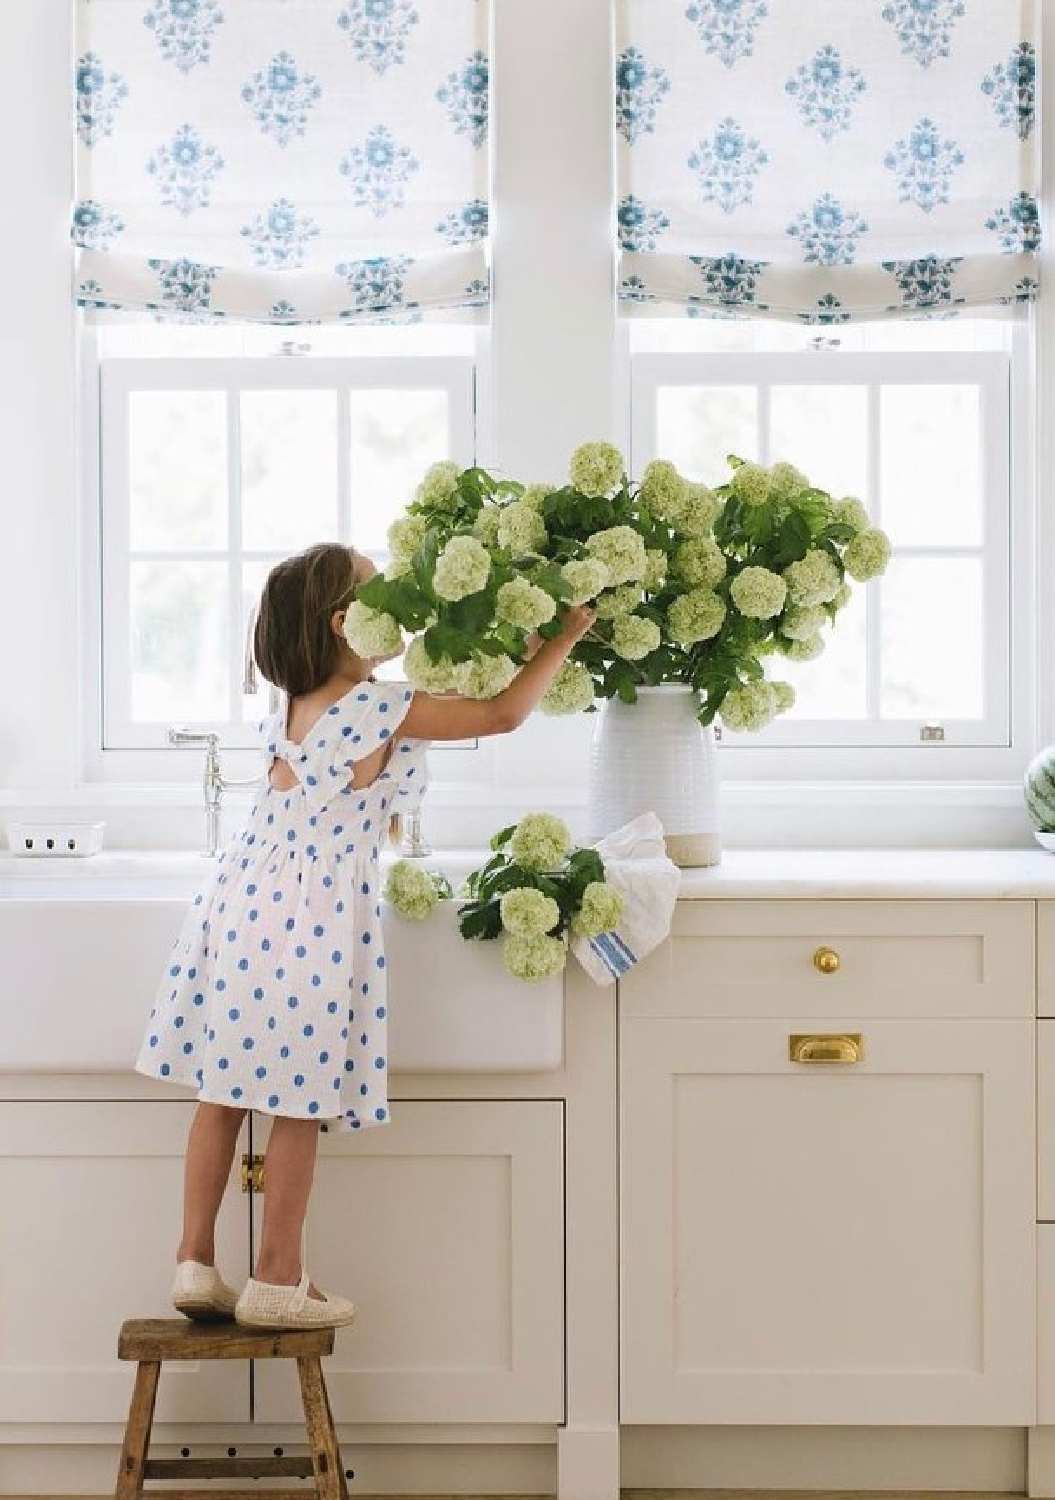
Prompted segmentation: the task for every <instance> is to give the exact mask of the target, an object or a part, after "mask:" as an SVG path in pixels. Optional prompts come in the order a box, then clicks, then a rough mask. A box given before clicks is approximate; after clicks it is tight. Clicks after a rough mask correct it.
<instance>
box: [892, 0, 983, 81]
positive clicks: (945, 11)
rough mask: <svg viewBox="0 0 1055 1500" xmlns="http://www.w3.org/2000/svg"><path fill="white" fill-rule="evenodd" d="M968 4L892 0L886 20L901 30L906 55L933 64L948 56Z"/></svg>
mask: <svg viewBox="0 0 1055 1500" xmlns="http://www.w3.org/2000/svg"><path fill="white" fill-rule="evenodd" d="M966 8H967V7H966V5H965V4H964V0H889V4H887V5H884V6H883V20H884V21H889V22H890V24H891V26H893V27H894V28H895V30H896V31H897V39H898V41H899V42H900V43H901V50H902V52H904V54H905V56H906V57H914V58H915V59H916V61H917V62H918V63H919V65H920V67H921V68H929V67H930V65H931V63H932V62H934V61H935V60H936V59H937V58H939V57H948V55H949V49H950V47H951V45H952V33H953V29H954V28H955V26H956V22H957V21H958V20H959V19H960V17H961V16H962V15H963V14H964V11H965V10H966Z"/></svg>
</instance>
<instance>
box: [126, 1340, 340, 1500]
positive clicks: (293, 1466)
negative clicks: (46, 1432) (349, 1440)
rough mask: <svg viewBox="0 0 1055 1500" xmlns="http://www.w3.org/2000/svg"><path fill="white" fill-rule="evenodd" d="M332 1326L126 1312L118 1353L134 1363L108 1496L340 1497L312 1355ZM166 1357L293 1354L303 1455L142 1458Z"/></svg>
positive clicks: (186, 1499) (327, 1344)
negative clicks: (257, 1482) (213, 1483)
mask: <svg viewBox="0 0 1055 1500" xmlns="http://www.w3.org/2000/svg"><path fill="white" fill-rule="evenodd" d="M333 1334H334V1330H333V1329H332V1328H310V1329H288V1330H286V1329H267V1328H243V1327H242V1326H241V1325H240V1324H238V1323H234V1322H231V1323H193V1322H189V1321H188V1320H187V1319H186V1318H130V1319H129V1320H128V1321H127V1322H126V1323H123V1324H122V1325H121V1334H120V1338H119V1339H118V1343H117V1355H118V1358H119V1359H130V1360H131V1359H134V1360H137V1361H138V1368H137V1370H136V1381H135V1386H134V1388H133V1391H132V1403H131V1405H130V1407H129V1410H128V1425H127V1426H126V1428H125V1440H124V1444H123V1446H122V1449H121V1466H120V1469H119V1470H118V1475H117V1485H116V1488H115V1490H114V1495H115V1500H140V1497H141V1496H143V1495H144V1494H145V1495H149V1496H161V1495H163V1496H165V1497H166V1500H230V1497H238V1500H241V1497H244V1496H246V1495H257V1496H261V1495H262V1496H266V1497H267V1500H303V1497H304V1496H307V1495H312V1494H314V1495H316V1496H317V1497H318V1500H348V1486H347V1484H346V1483H345V1477H344V1469H343V1467H342V1466H341V1450H340V1448H339V1447H338V1445H337V1434H336V1432H335V1431H334V1426H333V1413H332V1411H331V1410H330V1398H329V1396H328V1395H327V1392H326V1381H325V1379H324V1378H323V1373H322V1365H321V1364H320V1359H321V1357H322V1356H323V1355H324V1354H332V1353H333ZM166 1359H295V1360H296V1361H297V1374H298V1375H299V1376H300V1392H301V1396H302V1398H303V1401H304V1422H305V1426H306V1428H307V1434H308V1442H309V1444H310V1446H311V1453H310V1455H309V1456H305V1457H301V1458H266V1457H261V1458H148V1457H147V1451H148V1449H149V1447H150V1428H151V1424H152V1423H153V1420H154V1401H155V1398H156V1396H157V1389H158V1377H159V1375H160V1374H161V1366H162V1364H163V1362H164V1361H165V1360H166ZM279 1475H282V1476H288V1477H290V1478H294V1479H314V1481H315V1482H314V1484H313V1485H310V1486H309V1485H298V1486H296V1487H295V1488H291V1489H288V1490H279V1489H265V1490H260V1489H259V1488H249V1487H248V1486H241V1487H237V1486H236V1487H232V1488H228V1489H223V1490H221V1489H179V1490H176V1489H167V1488H161V1487H159V1486H154V1487H152V1488H150V1489H148V1490H144V1489H143V1481H144V1480H145V1479H263V1478H265V1477H266V1478H275V1477H276V1476H279Z"/></svg>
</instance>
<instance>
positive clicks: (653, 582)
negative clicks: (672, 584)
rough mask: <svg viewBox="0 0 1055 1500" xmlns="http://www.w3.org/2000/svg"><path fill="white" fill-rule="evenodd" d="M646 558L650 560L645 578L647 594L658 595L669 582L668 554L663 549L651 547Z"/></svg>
mask: <svg viewBox="0 0 1055 1500" xmlns="http://www.w3.org/2000/svg"><path fill="white" fill-rule="evenodd" d="M645 557H646V558H647V559H648V562H647V565H646V567H645V577H644V585H645V589H646V592H648V593H650V594H658V593H659V591H660V589H661V588H662V587H663V585H664V584H665V583H666V581H667V568H668V563H667V554H666V553H665V552H664V551H663V549H662V547H650V548H649V549H648V551H647V552H646V553H645Z"/></svg>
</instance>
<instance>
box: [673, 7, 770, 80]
mask: <svg viewBox="0 0 1055 1500" xmlns="http://www.w3.org/2000/svg"><path fill="white" fill-rule="evenodd" d="M768 14H769V6H768V5H767V4H766V0H693V3H692V4H691V5H690V6H689V8H688V9H687V10H686V12H685V19H686V20H687V21H691V22H692V24H693V25H694V26H695V27H696V30H697V31H698V32H699V33H700V40H701V41H702V42H703V44H704V46H705V47H706V49H707V51H708V52H712V53H714V55H715V56H716V57H719V58H721V60H722V62H723V63H724V64H725V66H726V67H727V68H731V67H732V66H733V64H734V63H737V62H739V61H740V59H741V58H742V57H750V56H751V55H752V54H753V52H754V49H755V32H756V31H757V29H758V26H759V23H760V22H762V21H764V20H765V18H766V16H767V15H768Z"/></svg>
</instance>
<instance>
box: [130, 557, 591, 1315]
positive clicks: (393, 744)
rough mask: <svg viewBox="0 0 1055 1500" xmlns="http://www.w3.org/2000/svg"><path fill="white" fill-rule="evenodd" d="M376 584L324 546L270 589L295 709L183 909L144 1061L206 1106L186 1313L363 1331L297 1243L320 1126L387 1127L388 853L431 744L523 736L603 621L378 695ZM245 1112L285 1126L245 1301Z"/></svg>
mask: <svg viewBox="0 0 1055 1500" xmlns="http://www.w3.org/2000/svg"><path fill="white" fill-rule="evenodd" d="M376 571H377V570H376V568H375V567H374V565H373V563H372V562H371V561H370V560H369V558H367V557H364V556H363V555H362V554H361V553H357V552H355V551H354V549H352V548H350V547H344V546H340V545H338V544H336V543H326V544H323V545H321V546H317V547H311V548H309V549H308V550H307V551H306V552H301V553H299V554H298V555H297V556H295V557H291V558H288V559H287V560H286V561H285V562H281V563H279V564H278V565H277V566H276V567H274V568H273V569H272V570H271V573H270V574H269V575H268V579H267V582H266V583H265V585H264V591H263V594H262V596H261V600H260V607H259V611H258V615H257V622H256V628H255V634H254V640H253V650H254V655H255V657H256V662H257V665H258V667H259V669H260V672H261V674H262V675H263V676H264V677H265V678H266V679H267V680H268V681H269V682H272V683H274V685H275V686H276V687H278V688H280V689H281V690H282V691H283V693H284V694H285V695H286V701H287V708H286V710H285V711H283V712H282V713H280V714H275V715H272V717H271V718H269V719H267V720H265V721H264V725H263V726H262V727H263V731H264V743H265V744H266V746H267V752H268V755H269V757H270V761H269V770H268V776H267V779H266V781H265V784H264V787H263V790H262V791H261V793H260V795H259V796H258V797H257V799H256V801H255V802H254V804H253V806H252V809H251V811H250V813H249V817H248V819H247V821H246V824H245V826H244V828H243V829H242V830H241V832H240V833H238V834H237V835H236V836H235V837H234V838H232V839H231V840H230V841H229V842H228V844H227V845H226V847H225V849H224V851H223V852H222V853H221V855H220V857H219V859H218V861H217V868H216V874H215V877H214V878H213V880H212V882H211V884H210V886H209V888H208V889H207V890H205V891H203V892H202V893H201V894H200V895H198V896H197V897H196V898H195V901H194V904H193V906H192V907H191V908H190V910H189V912H188V914H187V918H186V920H185V922H184V925H183V929H182V931H181V933H180V935H179V937H178V938H177V940H176V943H175V945H174V947H173V951H172V954H171V959H170V964H169V968H168V971H167V974H166V976H165V978H164V980H163V981H162V984H161V986H160V988H159V991H158V995H157V999H156V1001H155V1004H154V1008H153V1010H152V1011H151V1014H150V1020H149V1023H148V1026H147V1030H146V1033H145V1035H144V1038H143V1043H142V1046H141V1048H140V1050H139V1054H138V1056H137V1058H136V1062H135V1067H136V1070H137V1071H138V1072H141V1073H146V1074H148V1075H150V1076H151V1077H155V1078H162V1079H166V1080H167V1081H168V1082H170V1083H181V1084H186V1085H187V1086H188V1087H190V1088H196V1090H197V1096H198V1098H199V1100H201V1103H200V1104H199V1106H198V1108H197V1110H196V1112H195V1116H194V1120H193V1122H192V1124H191V1128H190V1134H189V1137H188V1142H187V1158H186V1166H185V1178H184V1217H183V1238H182V1240H181V1242H180V1245H179V1248H178V1249H177V1251H176V1277H175V1282H174V1284H173V1289H172V1301H173V1304H174V1306H175V1307H176V1308H178V1309H179V1311H180V1312H183V1313H185V1314H186V1315H187V1316H188V1317H191V1318H203V1319H210V1318H222V1317H229V1316H231V1314H232V1313H233V1315H234V1317H235V1318H236V1320H237V1321H238V1322H239V1323H244V1324H246V1325H248V1326H251V1327H269V1328H276V1327H277V1328H307V1327H316V1326H336V1325H338V1324H343V1323H348V1322H350V1321H351V1320H352V1318H353V1317H354V1315H355V1308H354V1306H353V1304H352V1303H351V1302H349V1301H347V1300H346V1299H345V1298H342V1297H337V1296H326V1295H324V1294H323V1293H322V1292H320V1291H319V1290H318V1288H317V1287H315V1286H314V1285H313V1283H312V1282H311V1281H310V1279H309V1276H308V1273H307V1271H305V1270H304V1269H303V1267H302V1265H301V1261H300V1253H301V1243H302V1240H301V1236H302V1230H303V1226H304V1218H305V1214H306V1212H307V1206H308V1196H309V1193H310V1191H311V1184H312V1177H313V1174H314V1169H315V1153H316V1147H317V1144H318V1129H319V1125H320V1123H321V1122H322V1121H323V1120H329V1121H333V1122H335V1126H336V1128H337V1129H341V1130H361V1129H364V1128H366V1127H368V1126H371V1125H376V1124H382V1123H384V1122H386V1121H387V1120H388V1096H387V1087H386V1084H387V1076H386V1069H387V1062H386V1056H385V1052H386V1048H385V1037H386V1009H385V957H384V953H383V951H382V931H381V906H380V877H379V869H378V859H379V854H380V847H381V842H382V837H383V832H384V829H385V828H386V826H387V820H388V817H389V811H390V806H391V804H392V803H393V802H394V800H395V799H396V798H397V797H411V798H415V799H416V798H418V797H420V790H419V789H420V788H421V786H422V783H423V781H424V774H425V751H426V748H427V745H428V742H429V741H430V740H460V739H468V738H471V737H474V736H478V735H490V734H503V733H506V732H507V731H509V730H511V729H515V728H516V727H517V726H518V725H520V724H522V723H523V722H524V720H525V719H526V718H527V716H528V714H529V713H530V712H531V710H532V709H533V708H534V707H535V705H536V704H537V702H538V700H539V699H540V698H541V696H542V694H543V693H544V692H545V691H546V688H547V687H548V686H549V684H550V683H551V682H552V680H553V678H554V676H555V675H556V673H557V671H558V669H559V668H560V666H561V664H562V663H563V662H564V660H565V658H566V657H567V655H568V653H569V652H570V651H571V649H572V647H573V646H574V644H575V642H576V641H577V640H578V639H579V637H580V636H581V635H582V634H583V633H584V632H585V631H586V630H588V629H589V627H590V625H591V624H592V622H593V619H594V614H593V612H592V611H591V610H589V609H584V608H576V609H572V610H569V612H568V613H567V615H566V616H565V618H564V622H563V625H564V629H563V632H562V634H561V635H559V636H557V637H556V638H554V639H553V640H550V641H546V642H545V643H544V644H542V645H541V646H540V647H539V649H538V650H537V651H536V652H535V654H534V655H533V656H532V657H531V659H530V661H528V662H527V663H526V665H525V666H523V667H522V668H521V670H520V671H519V673H518V674H517V676H516V677H515V678H514V680H513V681H512V683H511V684H510V685H509V687H507V688H506V689H505V691H504V692H502V693H500V694H499V695H498V696H497V697H495V698H490V699H486V700H474V699H469V698H459V697H446V696H444V697H434V696H431V695H429V694H426V693H418V692H415V691H414V690H413V689H412V688H410V687H408V686H407V685H406V684H404V683H395V682H378V681H375V680H374V679H373V678H372V677H371V675H370V674H371V671H372V668H373V667H374V666H375V665H376V661H377V660H382V659H385V658H377V659H375V660H364V659H363V658H362V657H359V656H357V655H356V654H355V652H354V651H352V650H351V648H350V647H349V645H348V643H347V641H346V640H345V636H344V630H343V626H344V617H345V612H346V610H347V608H348V605H349V604H350V603H351V601H352V599H353V598H354V596H355V590H356V587H357V585H358V584H360V583H362V582H363V581H364V580H365V579H367V578H369V577H371V576H372V575H373V574H374V573H375V572H376ZM393 654H398V653H393ZM249 1109H254V1110H258V1111H260V1112H261V1113H264V1114H269V1115H271V1116H272V1126H271V1135H270V1139H269V1141H268V1146H267V1154H266V1157H265V1172H266V1177H267V1192H266V1194H265V1195H264V1215H263V1225H262V1229H261V1239H260V1248H259V1252H258V1255H257V1262H256V1267H255V1270H254V1274H253V1276H251V1277H249V1279H248V1280H247V1282H246V1284H245V1288H244V1290H243V1291H242V1293H241V1295H238V1294H237V1293H236V1292H235V1291H234V1290H233V1289H232V1288H231V1287H229V1286H227V1285H225V1283H224V1282H223V1281H222V1280H221V1279H220V1276H219V1273H218V1271H217V1270H216V1266H215V1264H214V1261H215V1246H214V1229H215V1223H216V1216H217V1213H218V1211H219V1207H220V1201H221V1199H222V1197H223V1191H224V1187H225V1186H226V1183H227V1180H228V1176H229V1173H230V1170H231V1161H232V1158H233V1156H234V1149H235V1144H236V1140H237V1137H238V1133H239V1130H240V1128H241V1124H242V1120H243V1118H244V1116H245V1114H246V1111H247V1110H249Z"/></svg>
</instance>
